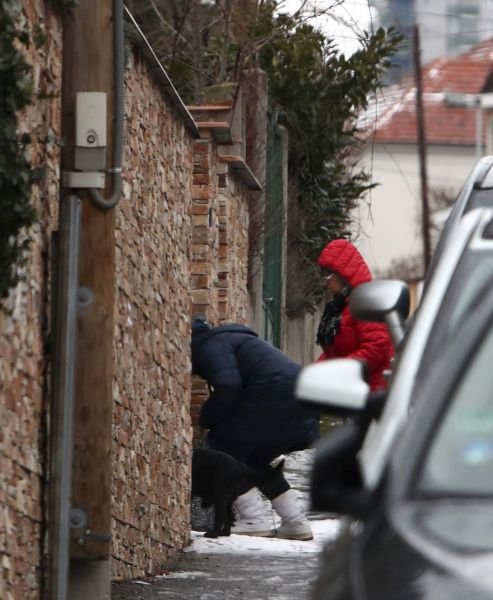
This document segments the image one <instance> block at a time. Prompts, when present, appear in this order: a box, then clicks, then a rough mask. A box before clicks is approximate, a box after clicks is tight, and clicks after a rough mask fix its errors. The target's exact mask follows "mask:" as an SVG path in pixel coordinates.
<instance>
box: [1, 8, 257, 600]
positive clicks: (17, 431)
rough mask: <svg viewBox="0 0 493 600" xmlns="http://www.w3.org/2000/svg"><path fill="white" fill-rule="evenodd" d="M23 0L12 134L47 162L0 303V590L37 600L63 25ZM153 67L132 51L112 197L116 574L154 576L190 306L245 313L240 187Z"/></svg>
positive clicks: (184, 483)
mask: <svg viewBox="0 0 493 600" xmlns="http://www.w3.org/2000/svg"><path fill="white" fill-rule="evenodd" d="M23 6H24V8H25V18H26V21H27V22H28V23H29V26H30V28H31V30H32V31H34V28H35V27H37V26H39V25H40V24H42V25H41V27H42V29H44V30H45V32H46V38H45V41H44V42H43V45H42V46H41V48H39V49H35V46H34V45H31V46H30V47H29V48H26V54H27V55H28V57H29V60H30V62H31V64H32V65H33V76H34V84H35V91H36V92H43V96H47V99H43V100H41V99H38V100H35V103H34V105H33V106H32V107H31V108H30V109H29V110H28V111H26V114H24V115H22V122H21V130H22V131H28V130H29V131H31V132H33V131H34V132H35V135H34V137H33V144H32V146H31V149H30V153H31V158H32V161H33V165H34V166H38V165H44V166H45V167H46V170H45V176H44V178H43V180H42V181H41V182H40V183H39V184H37V185H35V186H34V188H33V204H34V206H35V207H36V208H37V210H38V222H37V224H36V225H35V226H34V227H33V229H32V232H31V234H32V239H33V243H32V245H31V249H30V252H29V257H28V262H27V265H26V267H25V275H26V278H25V282H24V283H22V284H19V285H18V286H17V288H16V289H14V290H12V293H11V296H10V298H9V299H8V302H7V309H8V310H9V311H10V312H8V313H7V312H0V423H1V425H2V428H1V434H0V459H1V464H2V468H1V470H0V552H1V554H2V559H1V560H2V563H1V564H2V575H1V576H0V598H2V600H3V599H4V598H5V599H6V600H14V599H15V600H17V599H18V598H22V599H23V600H25V599H26V600H29V599H31V598H32V599H38V598H40V597H41V593H42V587H43V575H44V574H45V573H46V562H45V558H44V557H45V556H46V551H48V550H49V540H48V541H47V538H46V535H45V534H46V530H47V521H46V518H47V502H46V492H47V489H46V484H45V481H46V477H47V475H48V472H47V469H48V466H47V465H48V455H49V451H48V448H49V441H50V439H49V432H50V421H51V419H52V418H53V415H51V414H50V399H51V390H50V369H51V365H50V359H51V357H50V353H49V351H50V346H49V340H50V335H51V333H52V332H51V313H52V310H53V309H54V307H53V305H52V289H51V287H52V282H51V271H52V267H53V265H52V258H53V256H52V255H53V249H52V246H53V242H52V239H53V234H54V233H55V232H56V230H57V228H58V206H59V194H60V188H59V181H60V168H59V165H60V154H59V148H60V145H61V114H60V112H61V102H60V99H61V93H62V81H61V71H62V47H61V46H62V42H61V40H62V32H61V20H60V18H59V16H57V15H56V14H55V13H53V12H51V11H50V10H49V8H48V7H49V6H50V4H49V2H47V1H46V0H23ZM157 70H158V69H156V65H150V64H149V62H148V57H147V58H146V59H145V60H144V58H143V57H142V55H141V52H140V50H138V49H137V48H132V49H130V51H129V52H128V54H127V63H126V73H125V82H126V88H127V89H126V98H125V117H126V131H125V152H124V167H123V170H124V185H123V197H122V199H121V201H120V203H119V204H118V205H117V207H116V208H115V215H116V232H115V241H116V288H117V289H116V301H115V307H114V310H115V313H114V320H115V332H114V351H115V352H114V353H115V367H114V380H113V395H114V411H113V437H112V455H113V469H112V538H113V542H112V549H111V554H112V561H111V566H112V576H113V578H115V579H124V578H125V579H126V578H135V577H141V576H144V575H146V574H153V573H157V572H159V571H162V569H163V566H164V565H165V563H166V562H167V561H168V560H169V559H170V558H172V557H173V556H174V555H175V554H176V553H177V552H178V551H179V550H180V549H182V548H183V547H184V546H185V545H186V544H187V543H188V541H189V535H190V514H189V513H190V494H189V490H190V456H191V447H192V433H193V432H192V421H191V416H190V397H191V393H192V384H191V380H190V379H191V378H190V357H189V341H190V329H189V320H190V316H191V315H193V314H198V313H200V314H202V313H206V314H207V316H208V317H209V318H210V319H211V321H213V322H214V323H221V322H224V321H236V322H241V323H245V322H246V320H247V311H248V290H247V255H248V220H249V218H248V202H247V195H248V189H247V187H248V186H247V185H245V182H244V181H242V179H241V177H238V175H237V174H236V173H235V172H234V171H233V170H232V169H231V167H230V165H229V164H228V162H227V161H225V160H224V159H223V158H222V157H221V156H220V153H219V152H218V144H217V141H216V140H215V139H214V136H213V134H212V131H207V130H206V129H202V137H201V138H200V139H196V137H195V135H194V132H193V131H192V129H193V128H191V127H190V124H189V123H188V124H187V123H186V119H184V118H183V110H182V109H180V110H177V107H176V98H175V99H174V100H173V101H171V100H170V98H169V97H168V95H167V92H166V91H165V90H164V87H163V86H162V85H160V84H159V81H157V80H156V71H157ZM168 89H169V88H168ZM163 90H164V91H163ZM182 108H183V107H182ZM188 116H189V115H188ZM190 121H191V122H192V123H193V121H192V120H191V119H190ZM200 386H201V393H202V399H203V393H204V387H203V384H202V383H201V384H200ZM195 387H196V385H195V383H194V390H195Z"/></svg>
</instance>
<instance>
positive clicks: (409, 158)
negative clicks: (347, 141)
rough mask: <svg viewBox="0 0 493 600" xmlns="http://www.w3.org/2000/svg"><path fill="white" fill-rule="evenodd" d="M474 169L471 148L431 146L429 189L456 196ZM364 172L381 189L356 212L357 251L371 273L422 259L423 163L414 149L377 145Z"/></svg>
mask: <svg viewBox="0 0 493 600" xmlns="http://www.w3.org/2000/svg"><path fill="white" fill-rule="evenodd" d="M475 163H476V155H475V149H474V148H473V147H460V148H458V147H446V146H428V148H427V172H428V186H429V189H430V190H431V189H433V188H441V189H445V190H447V191H451V192H452V193H453V194H454V195H456V194H457V193H458V192H459V190H460V188H461V187H462V185H463V183H464V180H465V179H466V177H467V175H468V174H469V172H470V171H471V169H472V168H473V167H474V165H475ZM360 166H362V167H364V168H365V169H367V170H369V171H371V172H372V174H373V181H374V182H375V183H378V184H379V185H378V187H376V188H374V189H373V190H371V191H370V192H369V194H368V196H367V198H366V199H365V200H364V201H363V202H361V203H360V205H359V207H358V208H357V209H355V211H354V234H355V236H356V239H355V241H356V245H357V246H358V248H359V250H360V251H361V253H362V254H363V256H364V257H365V259H366V260H367V261H368V264H369V265H370V268H371V269H372V271H374V272H375V271H376V272H382V271H386V270H387V269H388V268H389V267H390V265H391V263H392V261H394V260H400V259H405V258H410V257H414V256H418V257H420V256H421V255H422V242H421V225H420V215H421V192H420V176H419V163H418V154H417V151H416V146H414V145H404V144H401V145H397V144H387V145H375V146H374V147H373V148H369V149H368V151H367V152H365V154H364V155H363V157H362V160H361V163H360Z"/></svg>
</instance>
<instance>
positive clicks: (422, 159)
mask: <svg viewBox="0 0 493 600" xmlns="http://www.w3.org/2000/svg"><path fill="white" fill-rule="evenodd" d="M420 54H421V49H420V43H419V28H418V26H417V25H415V26H414V77H415V83H416V126H417V137H418V154H419V168H420V179H421V227H422V236H423V267H424V275H425V274H426V271H427V270H428V267H429V266H430V261H431V241H430V209H429V204H428V175H427V169H426V132H425V117H424V109H423V83H422V77H421V58H420Z"/></svg>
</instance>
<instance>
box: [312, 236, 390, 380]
mask: <svg viewBox="0 0 493 600" xmlns="http://www.w3.org/2000/svg"><path fill="white" fill-rule="evenodd" d="M317 264H318V265H319V267H320V269H321V274H322V277H323V278H324V279H325V286H326V288H327V290H328V291H329V294H330V300H329V302H328V303H327V305H326V306H325V309H324V312H323V315H322V318H321V320H320V325H319V327H318V331H317V344H318V345H319V346H321V347H322V354H321V355H320V356H319V358H318V359H317V360H318V361H321V360H327V359H331V358H355V359H359V360H362V361H364V363H365V365H366V374H367V381H368V384H369V386H370V388H371V389H372V390H373V391H375V390H379V389H384V388H385V387H387V385H386V380H385V378H384V376H383V373H384V371H385V370H386V369H388V368H389V365H390V360H391V358H392V356H393V353H394V350H393V346H392V342H391V340H390V337H389V334H388V331H387V328H386V326H385V325H384V324H383V323H372V322H369V321H361V320H359V319H355V318H354V317H353V316H352V315H351V312H350V311H349V306H348V300H349V295H350V294H351V291H352V290H353V289H354V288H355V287H357V286H358V285H361V284H362V283H366V282H367V281H371V280H372V275H371V273H370V269H369V268H368V265H367V264H366V262H365V260H364V258H363V257H362V256H361V254H360V253H359V252H358V250H357V249H356V248H355V246H354V245H353V244H351V242H348V241H347V240H343V239H338V240H333V241H332V242H329V243H328V244H327V245H326V246H325V248H324V249H323V250H322V252H321V254H320V256H319V257H318V260H317Z"/></svg>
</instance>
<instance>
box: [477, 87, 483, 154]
mask: <svg viewBox="0 0 493 600" xmlns="http://www.w3.org/2000/svg"><path fill="white" fill-rule="evenodd" d="M482 155H483V107H482V105H481V94H478V95H477V96H476V160H479V159H480V158H481V157H482Z"/></svg>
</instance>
